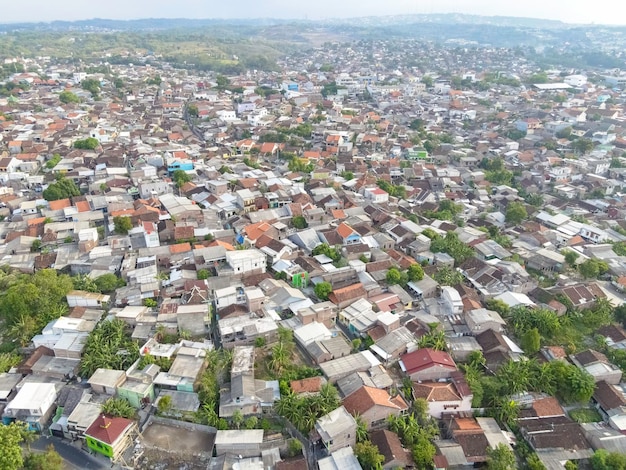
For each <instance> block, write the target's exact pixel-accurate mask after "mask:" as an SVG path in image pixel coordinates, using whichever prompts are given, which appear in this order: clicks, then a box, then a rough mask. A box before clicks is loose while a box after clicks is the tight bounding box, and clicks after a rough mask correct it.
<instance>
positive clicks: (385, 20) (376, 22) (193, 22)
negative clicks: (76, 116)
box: [0, 13, 571, 32]
mask: <svg viewBox="0 0 626 470" xmlns="http://www.w3.org/2000/svg"><path fill="white" fill-rule="evenodd" d="M285 23H290V24H291V23H304V24H311V25H313V24H318V25H319V24H347V25H353V24H359V25H360V26H373V27H380V26H390V25H394V24H410V23H434V24H442V25H445V24H457V25H485V24H487V25H493V26H512V27H526V28H563V27H567V26H571V25H568V24H567V23H563V22H561V21H555V20H544V19H536V18H517V17H507V16H480V15H467V14H461V13H446V14H428V15H394V16H376V17H363V18H338V19H332V20H320V21H311V20H294V19H276V18H252V19H237V18H231V19H217V18H213V19H211V18H208V19H188V18H144V19H138V20H110V19H102V18H93V19H89V20H79V21H51V22H38V23H2V22H0V31H5V32H7V31H15V30H53V31H66V30H77V29H78V30H100V31H104V30H106V31H111V30H115V31H155V30H168V29H178V28H202V27H207V26H215V25H221V26H225V25H247V26H256V27H263V26H269V25H280V24H285Z"/></svg>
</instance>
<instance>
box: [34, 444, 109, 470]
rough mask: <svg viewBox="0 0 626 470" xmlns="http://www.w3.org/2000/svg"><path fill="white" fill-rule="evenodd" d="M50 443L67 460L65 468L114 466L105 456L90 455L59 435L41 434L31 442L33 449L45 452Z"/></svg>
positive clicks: (91, 469)
mask: <svg viewBox="0 0 626 470" xmlns="http://www.w3.org/2000/svg"><path fill="white" fill-rule="evenodd" d="M50 444H52V445H53V446H54V449H55V450H56V451H57V452H58V453H59V455H60V456H61V457H62V458H63V460H64V462H65V468H66V469H68V470H74V469H77V470H101V469H105V468H107V469H108V468H112V467H111V464H110V463H109V462H108V461H107V460H106V458H105V457H102V459H100V458H97V457H94V456H92V455H89V454H88V453H87V452H85V451H83V450H80V449H79V448H77V447H75V446H73V445H71V444H70V443H69V442H66V441H63V440H62V439H59V438H58V437H52V436H48V437H46V436H40V437H39V438H38V439H37V440H36V441H34V442H33V443H32V444H31V446H30V447H31V449H32V450H33V451H40V452H44V451H45V450H46V447H48V446H49V445H50Z"/></svg>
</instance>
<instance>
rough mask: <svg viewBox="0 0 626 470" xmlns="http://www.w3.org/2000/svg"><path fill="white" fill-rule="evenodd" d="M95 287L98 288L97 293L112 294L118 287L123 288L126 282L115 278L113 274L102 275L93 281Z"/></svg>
mask: <svg viewBox="0 0 626 470" xmlns="http://www.w3.org/2000/svg"><path fill="white" fill-rule="evenodd" d="M94 282H95V284H96V287H97V288H98V292H102V293H103V294H110V293H111V292H114V291H115V289H117V288H118V287H123V286H125V285H126V282H124V280H123V279H122V278H119V277H117V276H116V275H115V274H113V273H109V274H103V275H102V276H98V277H97V278H96V279H95V280H94Z"/></svg>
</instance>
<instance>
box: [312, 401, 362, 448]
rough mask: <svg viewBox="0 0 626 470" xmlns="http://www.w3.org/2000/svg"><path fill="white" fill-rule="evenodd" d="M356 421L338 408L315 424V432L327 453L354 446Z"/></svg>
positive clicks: (341, 407)
mask: <svg viewBox="0 0 626 470" xmlns="http://www.w3.org/2000/svg"><path fill="white" fill-rule="evenodd" d="M356 428H357V424H356V420H355V419H354V418H353V417H352V415H351V414H350V413H348V411H347V410H346V409H345V407H343V406H340V407H339V408H337V409H336V410H333V411H331V412H330V413H328V414H327V415H324V416H322V417H321V418H320V419H318V420H317V421H316V422H315V431H316V432H317V434H318V435H319V437H320V441H321V443H322V445H323V446H324V447H325V448H326V450H327V451H328V452H335V451H336V450H339V449H342V448H343V447H354V446H355V445H356Z"/></svg>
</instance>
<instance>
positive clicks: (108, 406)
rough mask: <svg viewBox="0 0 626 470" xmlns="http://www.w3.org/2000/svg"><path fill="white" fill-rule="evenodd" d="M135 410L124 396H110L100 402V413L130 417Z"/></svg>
mask: <svg viewBox="0 0 626 470" xmlns="http://www.w3.org/2000/svg"><path fill="white" fill-rule="evenodd" d="M136 412H137V410H135V408H133V407H132V405H131V404H130V403H129V402H128V400H126V398H119V397H111V398H109V399H107V401H105V402H104V403H103V404H102V413H104V414H105V415H109V416H119V417H121V418H127V419H132V418H134V417H135V413H136Z"/></svg>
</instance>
